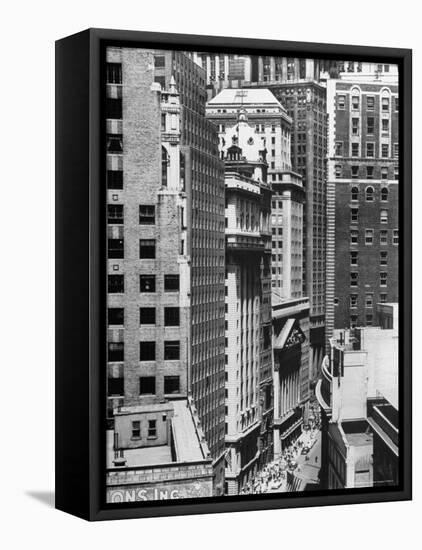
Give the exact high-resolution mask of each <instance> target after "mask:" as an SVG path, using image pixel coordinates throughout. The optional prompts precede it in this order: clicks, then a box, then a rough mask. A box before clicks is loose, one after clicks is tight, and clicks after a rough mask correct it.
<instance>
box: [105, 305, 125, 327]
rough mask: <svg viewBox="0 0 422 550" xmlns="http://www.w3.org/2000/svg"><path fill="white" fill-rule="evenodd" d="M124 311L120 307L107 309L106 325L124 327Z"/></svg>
mask: <svg viewBox="0 0 422 550" xmlns="http://www.w3.org/2000/svg"><path fill="white" fill-rule="evenodd" d="M124 322H125V310H124V308H122V307H109V308H108V324H109V325H124Z"/></svg>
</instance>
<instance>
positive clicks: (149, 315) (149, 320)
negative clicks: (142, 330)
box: [139, 307, 155, 325]
mask: <svg viewBox="0 0 422 550" xmlns="http://www.w3.org/2000/svg"><path fill="white" fill-rule="evenodd" d="M139 324H140V325H155V307H141V308H139Z"/></svg>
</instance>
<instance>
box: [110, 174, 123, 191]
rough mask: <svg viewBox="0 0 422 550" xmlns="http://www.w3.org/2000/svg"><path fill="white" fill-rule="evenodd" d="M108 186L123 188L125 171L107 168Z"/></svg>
mask: <svg viewBox="0 0 422 550" xmlns="http://www.w3.org/2000/svg"><path fill="white" fill-rule="evenodd" d="M107 188H108V189H123V171H122V170H107Z"/></svg>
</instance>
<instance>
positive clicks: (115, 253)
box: [108, 239, 124, 259]
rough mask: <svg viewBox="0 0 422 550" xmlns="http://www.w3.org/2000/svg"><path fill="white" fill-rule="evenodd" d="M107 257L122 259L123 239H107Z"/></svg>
mask: <svg viewBox="0 0 422 550" xmlns="http://www.w3.org/2000/svg"><path fill="white" fill-rule="evenodd" d="M108 257H109V258H120V259H121V258H124V242H123V239H108Z"/></svg>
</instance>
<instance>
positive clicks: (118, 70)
mask: <svg viewBox="0 0 422 550" xmlns="http://www.w3.org/2000/svg"><path fill="white" fill-rule="evenodd" d="M106 73H107V74H106V78H107V84H121V83H122V65H121V63H107V66H106Z"/></svg>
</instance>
